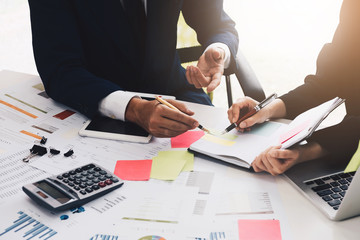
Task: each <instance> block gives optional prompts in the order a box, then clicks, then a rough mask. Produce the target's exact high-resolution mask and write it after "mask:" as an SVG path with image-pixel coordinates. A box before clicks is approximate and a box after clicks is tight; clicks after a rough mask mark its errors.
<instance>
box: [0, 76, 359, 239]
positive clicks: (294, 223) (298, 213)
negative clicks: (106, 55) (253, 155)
mask: <svg viewBox="0 0 360 240" xmlns="http://www.w3.org/2000/svg"><path fill="white" fill-rule="evenodd" d="M0 76H1V78H0V88H3V87H5V86H8V85H10V84H14V83H17V82H20V81H23V80H27V79H32V78H37V76H33V75H27V74H21V73H14V72H9V71H2V72H0ZM187 104H188V106H189V108H190V109H192V110H193V111H195V112H196V114H195V116H194V117H195V118H196V119H198V120H199V122H201V124H203V125H204V126H207V127H208V126H210V127H211V126H212V125H214V124H215V123H216V121H217V119H216V118H209V117H208V115H209V114H208V113H209V111H211V113H212V114H214V111H216V114H214V116H226V109H219V108H212V107H207V106H200V105H197V104H192V103H187ZM199 168H201V169H199ZM195 170H202V171H206V170H213V171H216V174H217V177H220V178H221V177H224V178H226V179H227V180H226V181H227V183H228V184H231V185H233V187H234V188H236V187H237V186H238V185H240V184H241V180H242V179H244V178H246V179H254V180H255V179H257V178H258V177H260V176H264V174H255V173H249V172H247V171H245V170H243V169H241V168H239V167H236V166H232V165H230V164H226V163H222V162H220V161H209V160H205V159H198V160H197V162H195ZM0 171H1V170H0ZM274 179H275V182H276V183H277V186H278V189H279V192H280V195H281V204H283V208H284V210H285V215H286V217H287V224H288V226H289V229H287V231H288V232H290V235H291V236H292V237H293V239H296V240H297V239H299V240H300V239H301V240H303V239H310V240H311V239H314V240H318V239H327V240H330V239H334V240H338V239H358V238H359V234H360V228H359V226H360V217H356V218H352V219H348V220H345V221H341V222H333V221H330V220H329V219H327V218H326V217H325V216H324V215H323V214H322V213H321V212H320V211H319V210H317V209H316V208H315V207H314V206H313V205H312V204H311V203H310V202H309V201H308V200H307V199H306V198H305V197H304V196H302V195H301V194H300V193H299V192H298V191H297V190H296V189H294V188H293V187H292V186H291V185H290V184H289V183H288V182H287V181H286V179H285V177H283V176H278V177H275V178H274Z"/></svg>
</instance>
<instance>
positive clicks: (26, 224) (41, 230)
mask: <svg viewBox="0 0 360 240" xmlns="http://www.w3.org/2000/svg"><path fill="white" fill-rule="evenodd" d="M17 214H18V219H16V220H15V221H13V222H12V224H11V225H10V226H9V227H7V228H5V229H4V230H2V229H0V238H2V237H4V239H15V237H16V239H20V238H21V237H22V238H23V239H27V240H29V239H32V240H34V239H42V240H48V239H53V237H54V236H55V235H56V234H57V232H56V231H55V230H53V229H51V228H49V227H48V226H46V225H45V224H43V223H41V222H39V221H37V220H36V219H34V218H32V217H30V216H29V215H27V214H26V213H24V212H22V211H19V212H18V213H17Z"/></svg>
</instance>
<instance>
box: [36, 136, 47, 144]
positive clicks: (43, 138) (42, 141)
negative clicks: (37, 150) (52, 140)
mask: <svg viewBox="0 0 360 240" xmlns="http://www.w3.org/2000/svg"><path fill="white" fill-rule="evenodd" d="M46 142H47V138H46V137H44V136H43V137H41V139H40V141H39V140H36V141H35V143H40V144H41V145H44V144H46Z"/></svg>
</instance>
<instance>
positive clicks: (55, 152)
mask: <svg viewBox="0 0 360 240" xmlns="http://www.w3.org/2000/svg"><path fill="white" fill-rule="evenodd" d="M59 153H60V151H59V150H57V149H55V148H52V147H50V153H49V155H48V157H49V158H52V157H53V156H55V155H58V154H59Z"/></svg>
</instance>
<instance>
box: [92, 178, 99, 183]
mask: <svg viewBox="0 0 360 240" xmlns="http://www.w3.org/2000/svg"><path fill="white" fill-rule="evenodd" d="M92 181H93V182H94V183H98V182H100V180H99V179H98V178H94V179H93V180H92Z"/></svg>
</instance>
